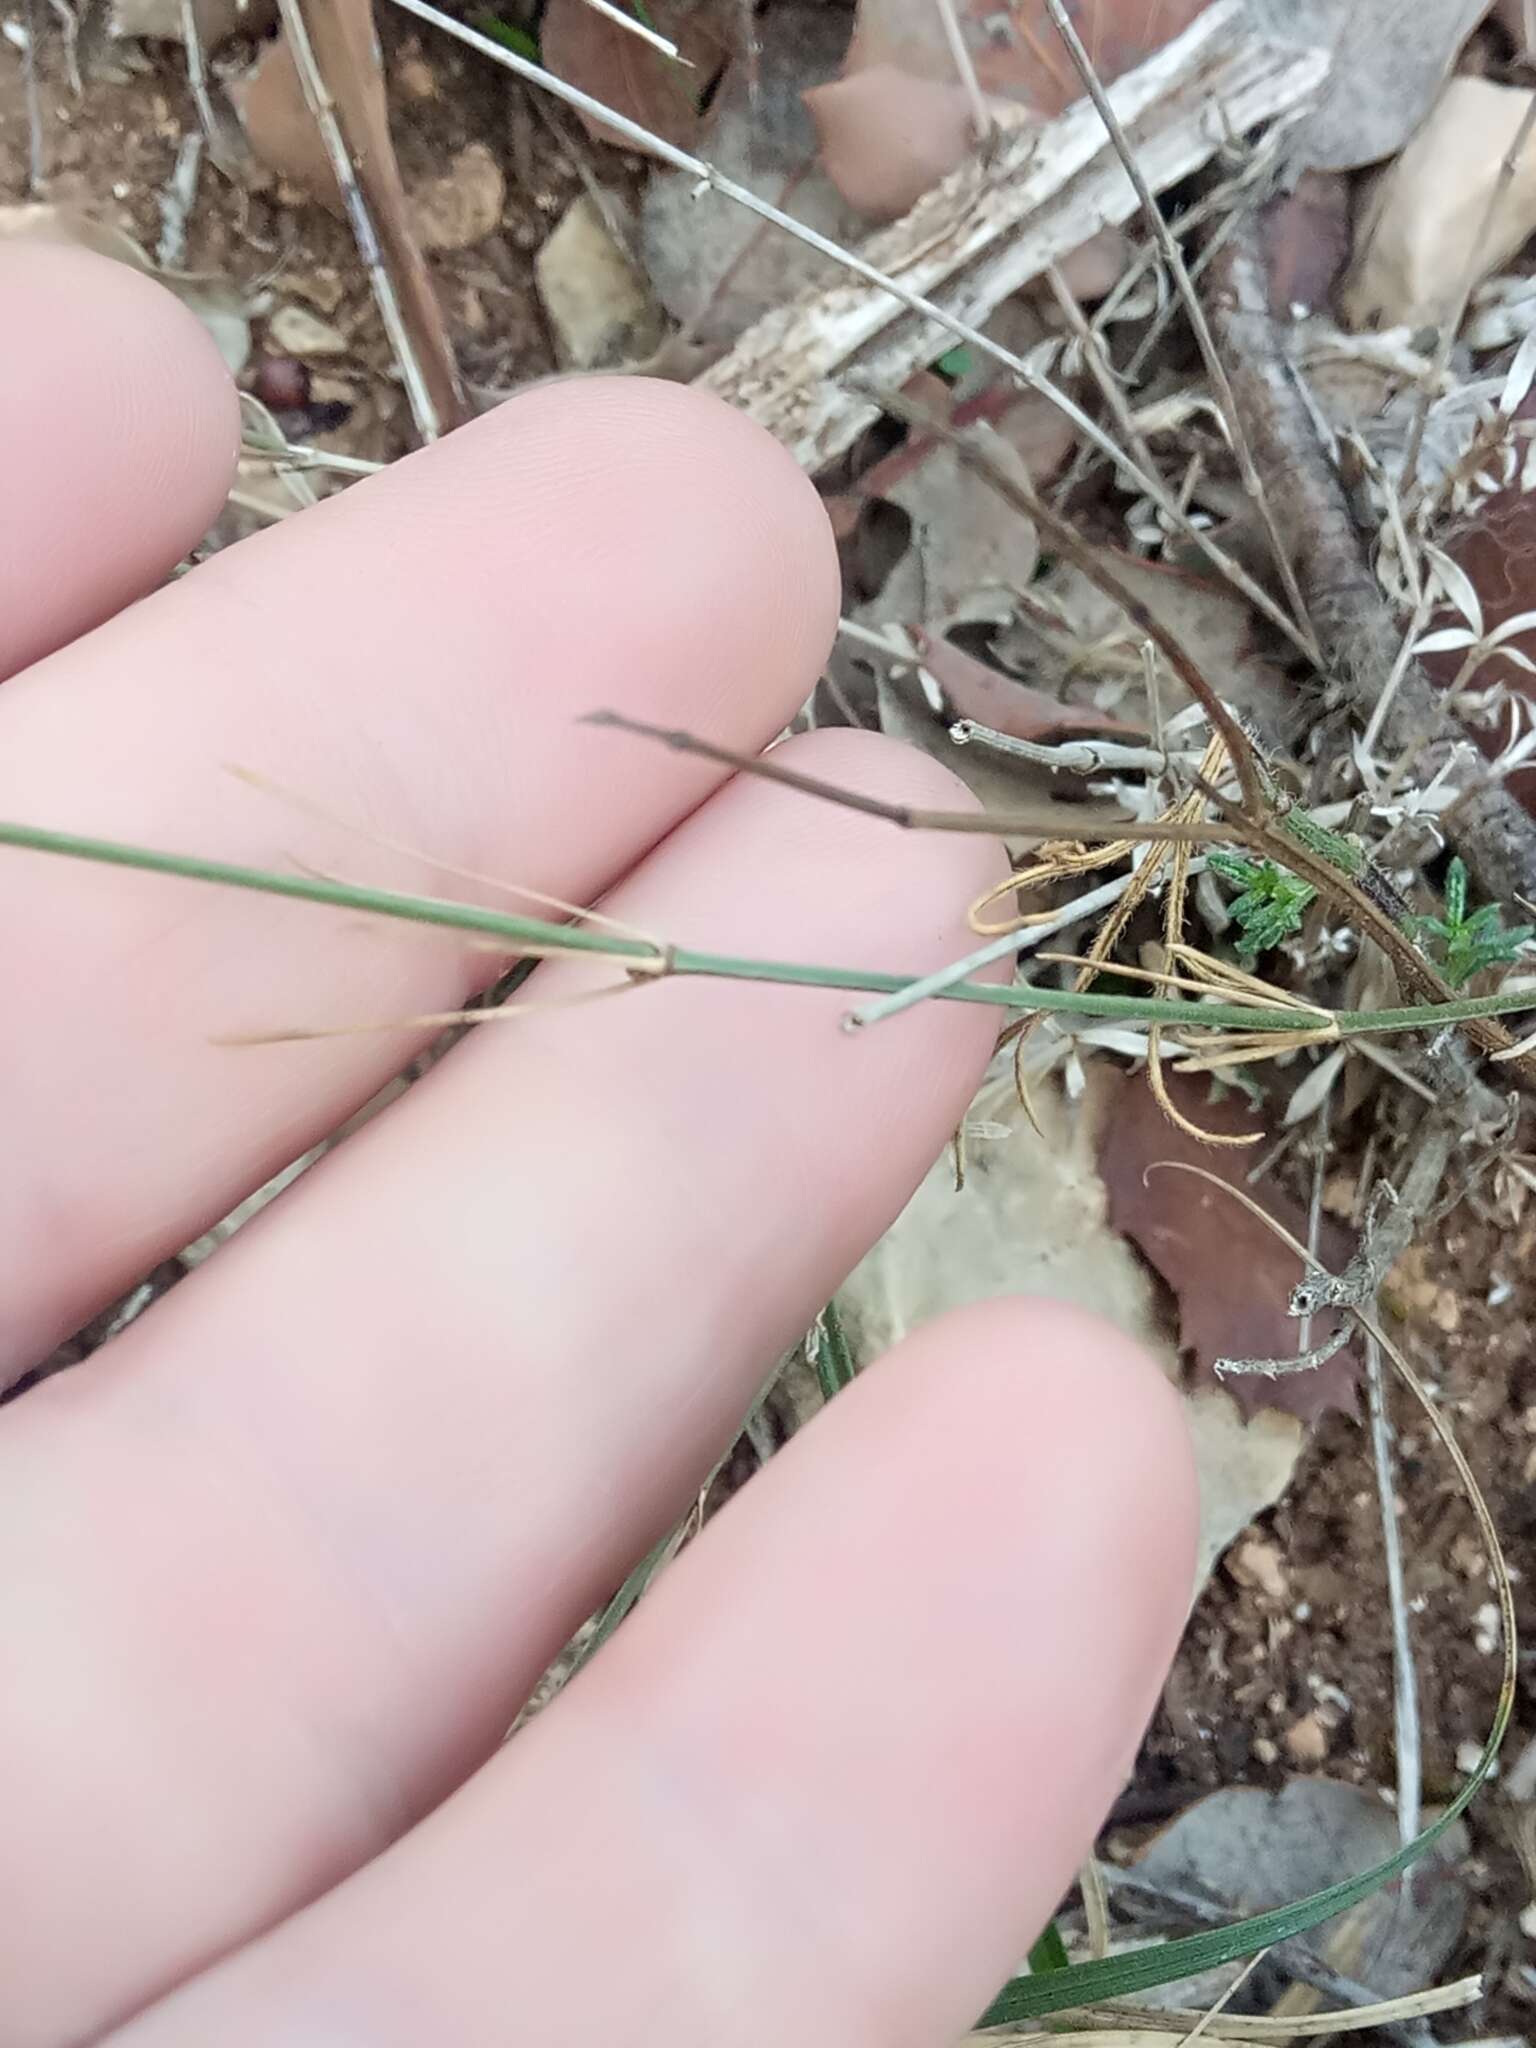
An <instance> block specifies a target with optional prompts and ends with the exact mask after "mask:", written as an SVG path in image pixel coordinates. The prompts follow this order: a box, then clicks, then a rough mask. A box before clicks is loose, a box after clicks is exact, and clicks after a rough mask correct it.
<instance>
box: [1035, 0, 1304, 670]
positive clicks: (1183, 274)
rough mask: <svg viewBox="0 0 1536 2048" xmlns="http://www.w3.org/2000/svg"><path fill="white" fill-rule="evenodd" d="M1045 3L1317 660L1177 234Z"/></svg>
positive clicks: (1059, 8)
mask: <svg viewBox="0 0 1536 2048" xmlns="http://www.w3.org/2000/svg"><path fill="white" fill-rule="evenodd" d="M1045 5H1046V11H1047V12H1048V13H1049V15H1050V17H1051V20H1052V21H1053V22H1054V23H1055V25H1056V32H1057V34H1058V35H1059V36H1060V37H1061V40H1062V41H1063V42H1064V43H1065V44H1066V46H1067V55H1068V56H1069V57H1070V58H1071V59H1072V62H1073V65H1074V67H1075V68H1076V71H1077V75H1078V77H1079V78H1081V80H1082V81H1083V85H1084V87H1085V89H1086V90H1087V93H1088V97H1089V98H1090V99H1091V100H1092V101H1093V104H1094V105H1095V106H1096V107H1097V108H1098V110H1099V119H1100V120H1101V121H1102V122H1103V123H1104V127H1105V130H1106V132H1107V133H1108V135H1109V139H1110V141H1111V142H1112V143H1113V144H1114V146H1115V153H1116V155H1117V156H1118V157H1119V159H1120V161H1121V163H1122V164H1124V166H1125V174H1126V176H1127V177H1128V178H1129V179H1130V181H1131V183H1132V185H1134V186H1135V188H1136V197H1137V199H1138V200H1139V201H1140V203H1141V211H1142V217H1143V218H1144V219H1145V221H1146V223H1147V226H1148V227H1149V228H1150V229H1151V231H1152V239H1153V241H1154V242H1156V244H1157V246H1158V248H1159V249H1160V250H1161V251H1162V253H1163V261H1164V262H1165V263H1166V264H1167V266H1168V271H1169V275H1170V276H1171V277H1172V279H1173V284H1174V289H1175V291H1176V292H1177V293H1178V296H1179V298H1180V299H1181V300H1182V301H1183V305H1184V311H1185V313H1186V314H1187V315H1188V317H1189V324H1190V327H1191V328H1192V330H1193V332H1194V336H1195V341H1196V343H1197V345H1198V347H1199V350H1200V356H1201V360H1202V361H1203V362H1204V364H1205V370H1206V375H1207V376H1208V377H1209V378H1210V380H1211V390H1212V392H1213V394H1214V396H1215V399H1216V403H1217V406H1218V407H1219V409H1220V412H1221V419H1222V425H1223V426H1224V427H1225V428H1226V430H1227V436H1228V439H1229V440H1230V441H1231V443H1232V453H1233V454H1234V455H1235V456H1236V457H1237V467H1238V473H1239V475H1240V477H1241V480H1242V485H1243V489H1244V490H1245V491H1246V492H1247V493H1248V495H1249V497H1250V498H1251V499H1252V500H1253V502H1254V504H1255V505H1257V507H1258V509H1259V517H1260V518H1261V519H1262V520H1263V522H1264V531H1265V533H1266V534H1267V535H1268V537H1269V546H1270V552H1271V554H1272V555H1273V556H1274V559H1275V567H1276V569H1277V570H1278V571H1279V575H1280V581H1281V584H1282V585H1283V586H1284V589H1285V595H1286V599H1287V601H1288V602H1289V604H1290V607H1291V611H1292V614H1293V616H1294V618H1295V620H1296V624H1297V626H1298V627H1299V628H1300V630H1301V632H1302V633H1303V634H1304V635H1305V637H1306V639H1307V640H1308V641H1309V642H1310V643H1311V645H1310V653H1311V657H1312V659H1313V661H1314V662H1317V663H1319V664H1321V661H1322V655H1321V653H1320V652H1319V650H1318V646H1317V639H1316V636H1315V635H1314V633H1313V631H1312V623H1311V620H1310V619H1309V618H1308V616H1307V607H1306V603H1305V601H1304V600H1303V598H1302V594H1301V588H1300V585H1299V584H1298V583H1297V581H1296V571H1295V569H1294V567H1293V566H1292V563H1291V559H1290V556H1289V555H1288V554H1287V553H1286V551H1285V545H1284V542H1283V541H1282V540H1281V537H1280V530H1279V528H1278V527H1277V526H1276V524H1275V515H1274V511H1273V509H1272V507H1271V505H1270V502H1269V496H1268V493H1267V492H1266V491H1265V489H1264V479H1263V478H1262V477H1261V476H1260V474H1259V471H1258V467H1257V465H1256V464H1255V462H1254V459H1253V450H1252V449H1251V448H1250V447H1249V445H1248V437H1247V434H1246V432H1245V430H1244V427H1243V419H1242V414H1241V413H1240V412H1239V411H1238V408H1237V400H1236V398H1235V397H1234V395H1233V391H1232V384H1231V380H1230V379H1229V377H1228V376H1227V366H1226V364H1225V363H1224V362H1223V361H1222V359H1221V351H1220V350H1219V349H1218V348H1217V346H1216V338H1215V336H1214V335H1213V334H1212V333H1211V329H1210V323H1209V322H1208V321H1207V319H1206V317H1205V308H1204V306H1202V305H1201V303H1200V295H1199V293H1198V292H1197V291H1196V290H1195V287H1194V283H1193V281H1192V279H1191V278H1190V274H1189V270H1188V268H1187V266H1186V264H1185V262H1184V252H1183V251H1182V250H1181V249H1180V247H1179V244H1178V238H1177V236H1175V234H1174V232H1173V230H1172V229H1171V228H1170V227H1169V225H1168V223H1167V221H1166V220H1165V219H1164V218H1163V210H1162V208H1161V207H1160V206H1159V205H1158V203H1157V200H1156V198H1155V196H1154V195H1153V191H1152V187H1151V186H1150V185H1149V184H1148V183H1147V181H1146V179H1145V177H1144V176H1143V175H1142V170H1141V165H1140V164H1139V163H1138V162H1137V159H1136V152H1135V150H1134V149H1132V147H1131V143H1130V138H1129V137H1128V136H1127V134H1126V132H1125V129H1124V128H1123V127H1122V126H1121V123H1120V117H1119V115H1118V114H1117V113H1116V112H1115V105H1114V101H1113V100H1111V98H1110V97H1109V94H1108V93H1107V92H1106V91H1105V90H1104V82H1103V80H1102V79H1101V78H1100V77H1099V74H1098V71H1097V70H1096V68H1095V66H1094V62H1093V59H1092V58H1091V57H1090V56H1089V54H1088V51H1087V49H1086V48H1085V47H1084V44H1083V39H1082V37H1081V36H1080V35H1079V34H1078V32H1077V30H1076V28H1075V27H1074V26H1073V24H1072V18H1071V16H1070V15H1069V14H1068V13H1067V10H1066V8H1065V7H1064V6H1063V5H1062V0H1045Z"/></svg>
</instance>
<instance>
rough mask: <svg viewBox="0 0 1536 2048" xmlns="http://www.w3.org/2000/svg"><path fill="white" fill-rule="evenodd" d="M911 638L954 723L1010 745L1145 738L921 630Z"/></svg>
mask: <svg viewBox="0 0 1536 2048" xmlns="http://www.w3.org/2000/svg"><path fill="white" fill-rule="evenodd" d="M912 638H913V640H914V642H915V643H916V646H917V651H918V654H919V655H920V657H921V659H922V663H923V666H924V668H926V669H927V670H928V672H929V674H930V675H931V676H932V677H933V679H934V681H935V682H936V683H937V684H938V685H939V687H940V689H941V690H942V691H943V692H944V697H945V702H946V704H947V705H948V708H949V710H950V711H951V712H952V714H953V715H954V716H955V717H957V718H974V719H975V720H976V722H977V723H978V724H979V725H988V726H990V727H991V728H992V730H993V731H994V732H1002V733H1007V734H1008V736H1009V738H1010V739H1016V740H1034V741H1037V742H1038V743H1039V744H1040V745H1041V746H1054V745H1055V744H1056V743H1057V742H1058V741H1061V740H1081V739H1093V738H1095V737H1098V738H1115V739H1125V740H1140V739H1144V738H1145V734H1144V733H1142V732H1140V731H1138V729H1137V728H1136V727H1135V726H1134V725H1127V724H1126V722H1125V720H1124V719H1123V718H1111V717H1110V715H1109V714H1108V712H1105V711H1099V710H1096V709H1095V708H1094V706H1093V705H1091V704H1068V703H1064V702H1063V701H1062V700H1061V699H1060V698H1058V697H1052V696H1049V695H1047V693H1046V692H1045V691H1044V690H1036V689H1033V688H1031V686H1030V685H1029V684H1028V683H1021V682H1018V681H1016V680H1015V678H1014V677H1012V676H1005V675H1004V674H1003V673H1002V671H1001V670H1000V669H995V668H992V667H989V666H988V664H987V663H986V662H984V661H978V660H977V659H976V657H975V655H973V654H967V653H966V651H965V649H964V648H963V647H956V645H955V644H954V642H953V641H952V640H944V639H940V638H938V637H936V636H935V635H933V634H931V633H925V632H924V631H923V630H922V628H921V627H916V628H914V629H913V631H912Z"/></svg>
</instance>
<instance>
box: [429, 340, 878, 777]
mask: <svg viewBox="0 0 1536 2048" xmlns="http://www.w3.org/2000/svg"><path fill="white" fill-rule="evenodd" d="M465 431H466V434H468V435H472V436H476V437H479V440H478V445H479V447H480V450H481V457H482V461H483V463H484V466H485V468H486V470H487V472H488V474H487V484H488V488H489V490H490V491H491V492H494V474H495V472H497V471H499V470H500V469H502V468H503V466H504V465H510V466H512V467H513V468H514V469H515V472H516V474H517V476H518V478H519V480H520V484H521V489H522V491H523V493H524V494H528V493H531V494H532V495H533V496H534V497H535V498H537V499H538V500H539V501H540V502H541V503H545V504H548V505H549V507H550V511H551V515H552V516H553V518H554V519H556V520H557V521H559V522H561V526H562V531H561V551H562V553H563V554H564V556H565V559H566V561H567V563H568V565H569V574H570V576H571V578H572V579H573V581H575V580H579V583H580V585H581V587H582V589H583V590H584V592H585V604H586V607H587V608H588V611H589V613H590V611H591V610H592V609H593V608H595V609H597V610H598V611H599V612H600V613H602V614H611V615H613V616H615V617H618V618H621V619H623V620H625V621H626V623H627V626H628V629H629V644H630V648H631V652H632V657H633V658H634V659H635V660H638V661H640V662H642V663H643V662H644V661H645V660H646V659H647V657H648V656H649V655H651V654H652V653H653V652H656V651H657V650H658V649H659V650H661V651H664V652H666V653H667V654H668V655H669V658H670V659H672V660H673V661H675V662H677V663H678V664H679V665H683V664H685V663H686V662H688V661H689V660H695V661H699V660H704V659H707V660H708V662H709V664H710V665H711V666H712V668H713V669H714V670H715V671H716V673H717V676H718V684H717V688H718V691H719V693H720V694H721V695H722V696H725V697H731V698H736V699H738V700H739V699H741V698H743V697H745V698H746V699H747V700H748V701H750V700H751V698H752V696H753V694H754V693H755V694H756V695H757V696H758V697H759V698H761V699H762V700H763V701H764V703H765V706H767V705H771V706H772V709H773V713H774V716H775V718H776V722H777V725H782V724H784V723H785V722H787V720H788V719H789V717H790V716H791V715H792V714H793V712H794V711H795V710H796V709H798V706H799V704H800V703H801V702H803V701H804V698H805V697H806V696H807V695H808V694H809V692H810V689H811V687H812V685H813V684H814V682H815V680H816V677H817V675H818V674H819V673H820V670H821V667H822V664H823V663H824V661H825V659H826V655H827V650H828V649H829V647H830V646H831V644H832V635H833V632H834V630H835V627H836V623H837V617H838V611H839V570H838V563H837V550H836V545H835V543H834V540H833V537H832V530H831V526H830V525H829V523H828V520H827V516H826V512H825V510H824V508H823V506H822V503H821V500H820V498H819V497H818V495H817V493H816V491H815V488H814V486H813V485H812V484H811V483H810V481H809V479H808V478H807V477H806V476H805V475H804V474H803V472H802V471H801V470H800V469H799V468H798V467H797V466H796V464H795V463H794V462H793V461H792V460H791V459H790V457H789V455H788V454H787V453H786V452H785V450H784V449H783V448H782V447H781V446H780V445H779V443H778V442H777V441H775V440H774V439H773V438H772V436H771V435H769V434H768V433H766V432H765V431H764V430H763V429H762V428H761V427H759V426H757V425H755V424H754V423H753V422H752V421H751V420H749V419H747V418H746V417H745V416H744V415H743V414H742V413H740V412H738V411H736V410H735V409H734V408H733V407H731V406H728V405H726V404H724V403H723V402H722V401H721V400H720V399H717V398H714V397H711V396H710V395H708V394H707V393H704V392H700V391H695V390H693V389H691V388H690V387H689V386H687V385H683V384H673V383H669V382H666V381H665V380H663V379H660V378H651V377H590V378H564V379H560V380H557V381H555V382H552V383H549V384H541V385H537V386H535V387H533V388H532V389H530V390H528V391H526V392H524V393H521V394H519V395H518V396H517V397H516V398H513V399H511V400H509V401H508V403H507V404H505V405H503V406H501V407H498V408H497V410H496V412H495V413H493V414H489V415H487V416H486V418H485V419H483V420H481V421H477V422H476V423H475V424H474V426H473V427H471V428H469V429H467V430H465ZM463 438H464V437H463V436H456V437H453V439H452V440H451V441H450V443H448V444H447V447H448V448H450V449H451V448H452V446H453V443H454V442H455V441H459V442H462V440H463ZM441 469H442V473H443V474H444V475H446V474H447V465H446V464H442V465H441ZM492 506H493V508H494V498H492ZM567 507H569V508H571V509H570V513H569V514H568V513H567V510H566V508H567ZM493 516H494V510H493ZM546 552H549V551H548V550H546ZM582 624H583V626H584V627H586V628H590V624H591V619H590V616H588V617H586V618H584V619H583V621H582ZM695 648H697V649H698V652H697V653H695V652H693V651H692V650H693V649H695ZM573 681H574V682H575V684H576V687H577V688H579V689H583V690H584V689H585V687H586V679H585V676H584V675H582V676H579V677H577V678H574V679H573ZM598 708H600V706H599V705H598V704H596V703H590V702H586V701H582V702H579V703H573V704H572V706H571V709H572V710H573V711H574V712H576V713H577V714H578V715H579V714H580V713H582V712H586V711H589V710H596V709H598ZM773 729H776V728H775V727H770V728H769V731H771V730H773ZM766 736H767V733H765V737H766Z"/></svg>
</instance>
